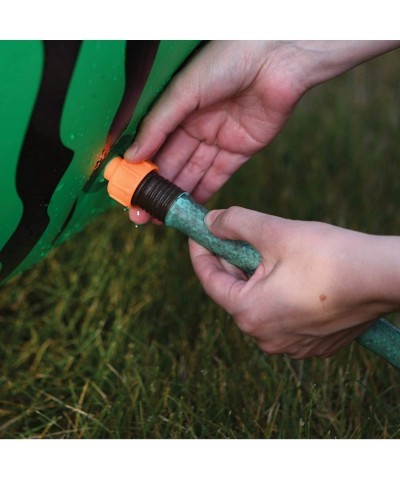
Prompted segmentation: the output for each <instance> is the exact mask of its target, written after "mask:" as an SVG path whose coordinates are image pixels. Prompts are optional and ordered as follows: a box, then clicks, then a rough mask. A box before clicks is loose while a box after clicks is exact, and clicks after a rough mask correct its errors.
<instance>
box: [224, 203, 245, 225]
mask: <svg viewBox="0 0 400 480" xmlns="http://www.w3.org/2000/svg"><path fill="white" fill-rule="evenodd" d="M243 210H244V209H243V208H241V207H236V206H234V207H229V208H227V209H226V210H225V212H224V213H223V214H222V215H220V221H221V223H223V224H224V225H230V224H232V223H235V222H237V219H238V217H239V216H240V215H242V213H243Z"/></svg>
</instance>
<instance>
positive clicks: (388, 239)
mask: <svg viewBox="0 0 400 480" xmlns="http://www.w3.org/2000/svg"><path fill="white" fill-rule="evenodd" d="M369 237H370V238H369V241H370V244H371V251H370V252H371V253H370V260H369V263H370V268H369V271H370V275H371V277H372V278H373V285H374V288H375V301H376V302H378V303H381V304H382V307H384V313H389V312H398V311H400V237H395V236H379V235H370V236H369Z"/></svg>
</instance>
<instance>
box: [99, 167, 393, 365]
mask: <svg viewBox="0 0 400 480" xmlns="http://www.w3.org/2000/svg"><path fill="white" fill-rule="evenodd" d="M104 177H105V179H106V180H108V185H107V191H108V194H109V195H110V197H111V198H113V199H114V200H116V201H117V202H119V203H121V204H122V205H124V207H129V206H131V205H137V206H139V207H141V208H143V209H144V210H146V212H148V213H149V214H150V215H151V216H152V217H154V218H156V219H157V220H160V221H162V222H164V224H165V225H167V226H169V227H172V228H175V229H176V230H179V231H180V232H182V233H184V234H185V235H187V236H188V237H190V238H192V239H193V240H195V241H196V242H197V243H199V244H200V245H202V246H203V247H205V248H207V249H208V250H210V251H211V252H213V253H215V254H216V255H218V256H220V257H222V258H224V259H225V260H227V261H228V262H230V263H231V264H233V265H235V266H237V267H238V268H240V269H241V270H243V271H244V272H246V273H247V274H248V275H252V274H253V273H254V272H255V271H256V269H257V267H258V266H259V264H260V263H261V261H262V257H261V255H260V253H259V252H258V251H257V250H256V249H255V248H254V247H253V246H251V245H250V244H248V243H246V242H242V241H238V240H222V239H220V238H218V237H215V236H214V235H213V234H212V233H211V232H210V231H209V230H208V228H207V226H206V224H205V223H204V217H205V216H206V214H207V213H208V210H207V209H206V208H204V207H203V206H202V205H199V204H198V203H196V202H195V201H194V200H193V198H192V197H191V195H190V194H189V193H187V192H184V191H183V190H182V189H180V188H179V187H178V186H176V185H174V184H173V183H171V182H170V181H169V180H167V179H166V178H164V177H162V176H161V175H160V174H159V173H158V167H157V166H156V165H155V164H154V163H152V162H149V161H143V162H139V163H130V162H128V161H126V160H124V159H123V158H122V157H114V158H113V159H112V160H110V162H109V163H108V164H107V166H106V168H105V170H104ZM357 342H358V343H360V344H361V345H363V346H364V347H366V348H368V349H369V350H371V351H372V352H374V353H376V354H377V355H380V356H381V357H383V358H385V359H386V360H387V361H388V362H390V363H391V364H392V365H394V366H395V367H397V368H400V330H399V329H397V328H396V327H395V326H394V325H392V324H391V323H389V322H388V321H386V320H385V319H383V318H381V319H379V320H377V321H376V322H375V323H374V324H373V325H372V326H371V327H370V328H368V329H367V330H365V331H364V332H363V333H362V334H361V335H360V336H359V337H358V338H357Z"/></svg>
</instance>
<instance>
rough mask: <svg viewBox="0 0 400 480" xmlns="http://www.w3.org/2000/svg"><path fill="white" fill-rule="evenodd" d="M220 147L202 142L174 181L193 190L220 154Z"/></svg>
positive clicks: (188, 189) (190, 190)
mask: <svg viewBox="0 0 400 480" xmlns="http://www.w3.org/2000/svg"><path fill="white" fill-rule="evenodd" d="M218 151H219V149H218V147H217V146H215V145H207V144H206V143H200V144H199V146H198V147H197V149H196V150H195V151H194V152H193V154H192V156H191V157H190V158H189V160H188V161H187V162H186V164H185V165H184V167H183V168H182V169H181V171H180V172H179V173H178V174H177V176H176V177H175V179H174V183H176V185H178V186H179V187H181V188H182V189H184V190H185V191H187V192H192V190H193V189H194V188H195V187H196V185H197V184H198V183H199V182H201V179H202V178H203V177H204V175H206V173H207V172H208V169H209V168H210V167H211V166H212V163H213V161H214V159H215V157H216V156H217V154H218Z"/></svg>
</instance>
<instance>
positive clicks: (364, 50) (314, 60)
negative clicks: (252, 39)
mask: <svg viewBox="0 0 400 480" xmlns="http://www.w3.org/2000/svg"><path fill="white" fill-rule="evenodd" d="M399 46H400V41H398V40H388V41H386V40H381V41H373V40H332V41H327V40H321V41H316V40H312V41H308V40H299V41H293V42H282V44H281V46H280V49H279V50H280V56H281V61H282V62H284V63H285V64H286V68H287V70H288V71H289V72H290V74H291V75H294V76H295V77H296V79H297V82H298V83H299V84H301V85H302V87H303V90H304V91H307V90H310V89H311V88H312V87H314V86H316V85H318V84H320V83H323V82H325V81H327V80H330V79H331V78H334V77H336V76H338V75H341V74H342V73H344V72H346V71H347V70H350V69H351V68H353V67H355V66H357V65H359V64H361V63H364V62H366V61H368V60H371V59H372V58H374V57H377V56H379V55H382V54H384V53H387V52H389V51H391V50H394V49H395V48H398V47H399Z"/></svg>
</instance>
